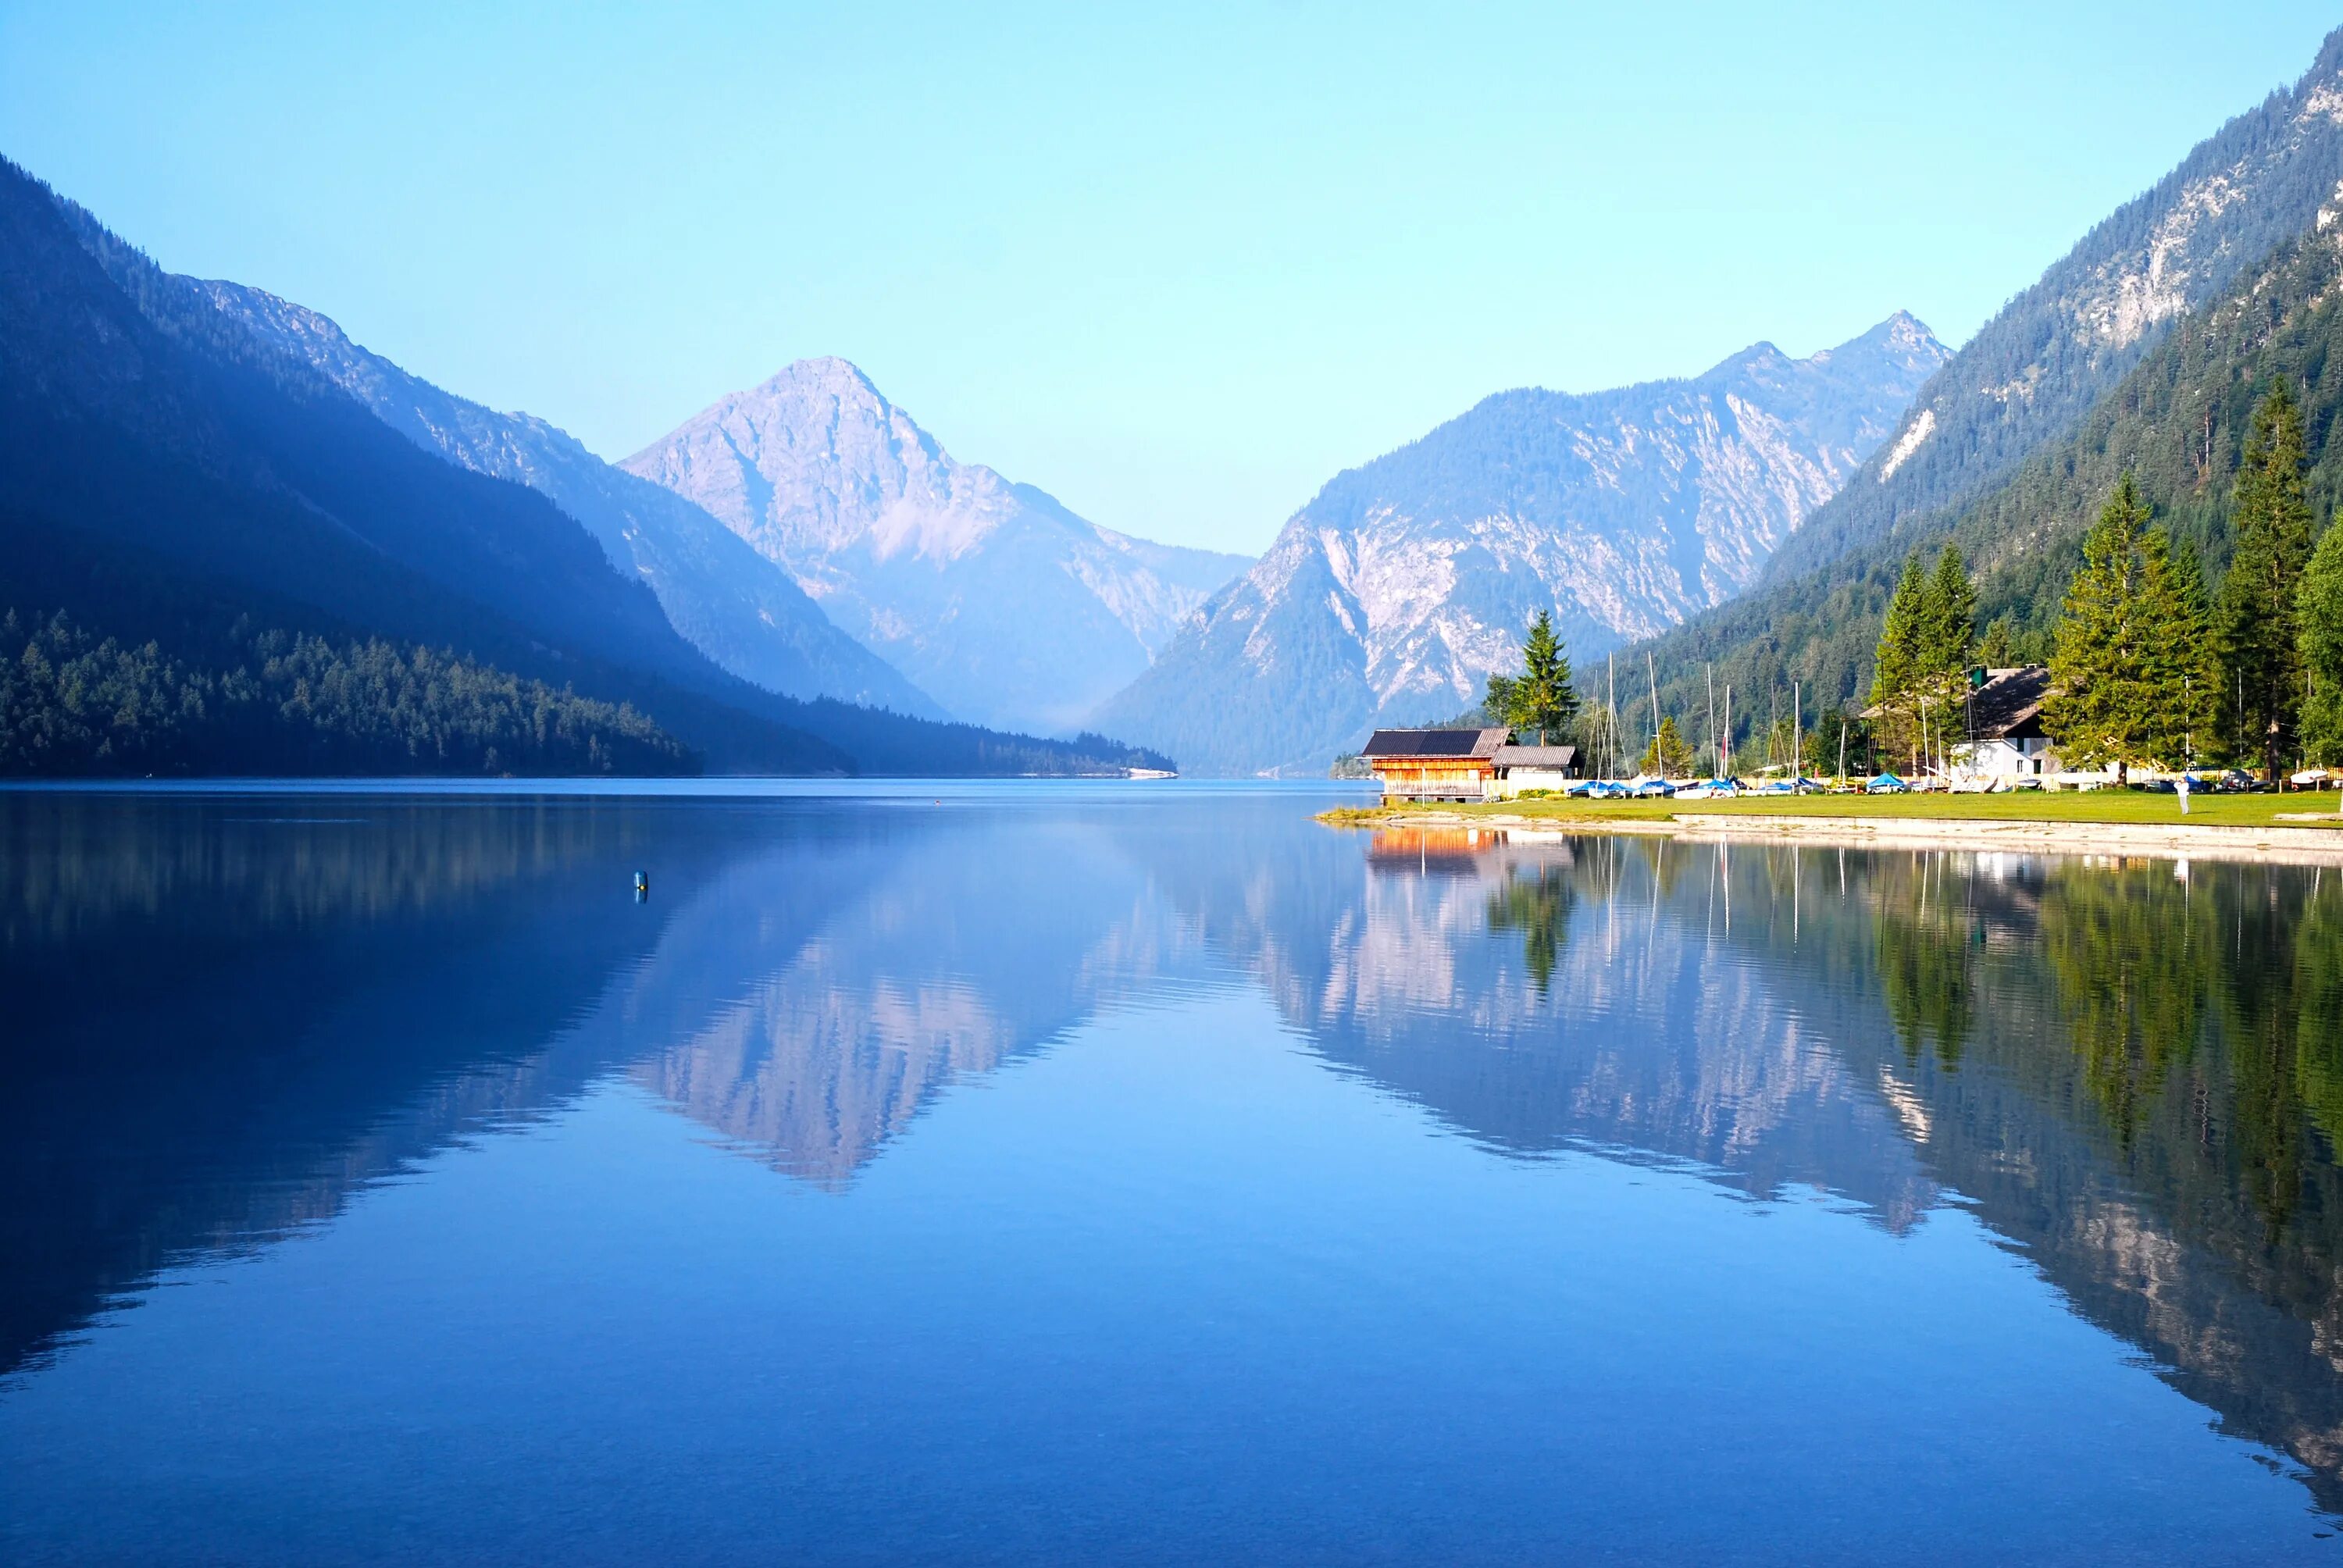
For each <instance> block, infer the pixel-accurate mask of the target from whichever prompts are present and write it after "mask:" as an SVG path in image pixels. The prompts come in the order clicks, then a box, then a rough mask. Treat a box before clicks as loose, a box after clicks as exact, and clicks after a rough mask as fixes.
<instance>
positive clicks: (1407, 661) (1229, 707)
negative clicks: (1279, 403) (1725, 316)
mask: <svg viewBox="0 0 2343 1568" xmlns="http://www.w3.org/2000/svg"><path fill="white" fill-rule="evenodd" d="M1945 356H1946V351H1945V348H1944V347H1943V346H1942V345H1941V344H1939V343H1938V342H1937V341H1936V338H1935V337H1934V336H1933V335H1931V334H1930V333H1929V331H1928V329H1927V328H1926V327H1923V326H1922V325H1921V324H1920V323H1919V322H1918V321H1916V320H1915V319H1913V317H1910V316H1909V315H1906V314H1905V313H1904V312H1901V311H1899V312H1897V313H1896V315H1894V316H1892V317H1888V318H1887V319H1886V320H1885V321H1883V322H1881V323H1880V324H1879V325H1878V326H1876V327H1873V328H1872V329H1871V330H1870V331H1868V332H1865V334H1863V335H1862V336H1861V337H1855V338H1853V339H1851V340H1850V341H1848V342H1845V343H1843V344H1840V345H1838V346H1837V347H1835V348H1830V349H1825V350H1824V351H1823V352H1821V353H1818V354H1815V355H1813V356H1811V357H1807V358H1804V359H1793V358H1791V357H1789V356H1787V355H1785V354H1784V353H1783V352H1782V351H1781V350H1780V349H1778V348H1775V347H1774V346H1773V345H1771V344H1766V343H1761V344H1758V345H1756V346H1755V347H1751V348H1747V349H1745V350H1743V351H1742V352H1741V353H1738V354H1735V355H1734V356H1733V357H1730V358H1728V359H1726V360H1725V361H1724V362H1723V363H1722V364H1720V365H1718V366H1716V367H1715V368H1714V369H1712V370H1710V371H1708V372H1707V373H1706V374H1704V375H1702V376H1698V377H1693V378H1691V379H1689V380H1681V381H1652V382H1645V383H1643V384H1641V385H1639V386H1634V387H1624V388H1622V389H1620V390H1617V391H1611V392H1598V393H1593V394H1587V395H1583V396H1581V395H1573V394H1568V393H1561V392H1549V391H1544V390H1543V389H1540V388H1534V387H1532V388H1524V389H1522V390H1519V391H1513V392H1501V393H1499V394H1497V395H1496V396H1495V397H1490V398H1487V399H1485V400H1484V401H1483V402H1482V403H1481V404H1480V405H1479V406H1478V407H1474V408H1473V410H1472V411H1470V412H1469V413H1467V414H1464V415H1463V416H1462V417H1458V418H1456V419H1453V420H1451V421H1450V422H1449V423H1447V424H1445V425H1443V426H1442V427H1439V428H1438V429H1436V430H1434V431H1433V432H1432V433H1431V434H1430V435H1428V436H1426V437H1423V439H1422V440H1419V441H1416V442H1413V443H1412V444H1411V445H1409V446H1406V447H1402V448H1400V449H1399V450H1398V451H1396V452H1393V453H1391V454H1390V455H1389V456H1387V457H1379V458H1377V459H1376V460H1375V461H1373V462H1372V463H1369V464H1366V465H1365V466H1364V467H1358V468H1353V469H1351V470H1350V471H1348V472H1346V473H1343V474H1340V475H1338V476H1336V477H1334V478H1333V479H1332V481H1331V482H1329V483H1328V484H1327V486H1326V487H1325V488H1324V489H1323V490H1322V491H1320V492H1319V494H1318V496H1317V498H1315V499H1314V500H1312V502H1311V503H1310V504H1309V505H1308V506H1306V507H1304V508H1302V510H1301V511H1299V512H1297V513H1295V514H1294V516H1293V518H1292V520H1291V521H1289V522H1288V523H1287V524H1286V526H1285V528H1284V531H1283V532H1282V534H1281V535H1280V536H1279V537H1278V539H1277V541H1276V543H1275V544H1274V545H1273V546H1272V547H1271V548H1270V551H1269V553H1268V554H1267V555H1266V556H1264V557H1262V559H1261V561H1260V562H1259V563H1258V564H1257V565H1256V566H1255V567H1254V568H1252V570H1251V571H1250V572H1248V573H1247V574H1246V575H1245V577H1244V578H1242V580H1241V581H1239V582H1237V583H1236V584H1234V585H1233V586H1232V587H1231V588H1228V589H1227V590H1226V591H1224V592H1222V593H1221V594H1219V595H1217V596H1216V597H1215V598H1213V599H1212V603H1211V604H1210V605H1209V606H1207V607H1206V608H1205V609H1204V611H1203V613H1202V614H1201V615H1200V616H1198V617H1197V618H1194V619H1192V621H1191V622H1190V623H1189V624H1188V626H1187V627H1185V628H1183V629H1182V632H1181V634H1180V637H1179V638H1178V640H1176V641H1175V642H1174V643H1173V644H1172V646H1171V647H1170V648H1166V649H1165V650H1164V652H1163V653H1162V655H1161V657H1160V658H1158V660H1157V662H1156V664H1155V665H1154V667H1153V668H1151V669H1149V670H1148V671H1147V673H1146V674H1145V675H1143V676H1141V678H1139V679H1138V680H1137V681H1136V682H1134V683H1133V684H1132V686H1131V689H1129V690H1127V691H1124V692H1122V693H1121V694H1120V695H1118V696H1117V697H1116V698H1115V699H1114V700H1112V701H1111V702H1110V703H1108V704H1107V705H1106V707H1105V708H1104V709H1101V712H1100V713H1099V715H1098V719H1097V723H1098V724H1099V725H1100V726H1101V727H1102V728H1105V729H1109V730H1110V731H1111V732H1112V733H1114V734H1117V735H1127V736H1129V737H1131V738H1132V739H1137V740H1142V741H1145V742H1147V743H1149V744H1154V745H1159V746H1161V745H1169V746H1170V747H1171V748H1172V750H1173V751H1174V754H1175V755H1177V756H1179V757H1180V759H1182V764H1183V765H1184V766H1185V767H1187V768H1188V769H1191V770H1192V771H1200V772H1222V773H1250V772H1254V771H1259V770H1264V769H1298V770H1302V771H1316V770H1321V769H1323V768H1324V766H1325V764H1326V761H1327V759H1329V758H1331V757H1332V756H1334V755H1335V754H1336V753H1338V752H1340V751H1342V750H1346V749H1351V748H1353V747H1355V746H1357V745H1358V744H1359V743H1360V742H1361V741H1362V740H1363V739H1364V738H1365V733H1366V730H1367V729H1368V727H1369V726H1371V725H1372V724H1373V723H1374V722H1376V721H1378V720H1391V721H1407V722H1423V721H1425V720H1428V719H1429V720H1438V719H1444V718H1447V717H1449V716H1451V715H1453V714H1456V713H1459V712H1461V711H1463V709H1465V708H1467V707H1469V706H1470V705H1471V704H1472V703H1473V701H1475V700H1477V699H1478V698H1479V697H1480V695H1481V692H1482V690H1483V686H1484V684H1485V682H1486V680H1487V678H1488V676H1489V674H1490V673H1491V672H1492V671H1493V670H1497V669H1502V668H1510V667H1511V666H1512V665H1513V663H1514V662H1515V661H1516V659H1517V658H1518V657H1519V648H1520V643H1521V638H1522V632H1523V628H1524V627H1525V626H1526V625H1527V623H1528V622H1529V620H1530V618H1531V617H1533V616H1534V615H1535V614H1536V613H1537V612H1538V611H1540V610H1547V611H1550V612H1552V613H1553V614H1554V618H1555V624H1556V626H1557V628H1558V629H1559V630H1560V631H1561V632H1562V634H1563V636H1564V639H1565V640H1566V642H1567V644H1568V646H1569V648H1570V651H1571V654H1572V656H1573V657H1574V658H1576V659H1578V660H1579V661H1580V668H1582V669H1587V668H1592V660H1593V658H1594V656H1596V655H1599V654H1601V653H1602V652H1603V651H1604V650H1605V649H1608V648H1616V647H1618V646H1619V645H1620V644H1622V643H1624V642H1626V641H1629V640H1632V639H1634V638H1641V637H1646V636H1649V635H1651V634H1652V633H1654V632H1656V631H1659V630H1661V629H1662V628H1666V627H1669V626H1672V625H1674V624H1676V623H1677V622H1680V621H1682V620H1683V619H1684V618H1685V617H1686V616H1688V615H1691V614H1694V613H1695V612H1697V611H1699V610H1701V609H1704V608H1707V607H1709V606H1711V605H1714V604H1717V603H1719V602H1721V601H1722V600H1724V599H1725V598H1729V597H1731V596H1732V595H1734V594H1736V593H1738V592H1740V591H1741V590H1742V589H1743V588H1745V587H1747V586H1748V584H1749V583H1750V582H1751V581H1752V580H1753V579H1754V578H1755V575H1756V573H1757V571H1758V570H1759V568H1761V567H1763V566H1764V564H1765V560H1766V559H1767V558H1768V557H1769V556H1771V555H1772V553H1773V552H1774V550H1775V548H1777V547H1779V546H1780V544H1781V543H1782V541H1783V540H1784V539H1785V538H1788V537H1789V536H1790V534H1791V532H1792V531H1793V530H1794V529H1795V528H1797V527H1798V526H1799V524H1800V523H1801V522H1803V521H1804V520H1805V518H1806V516H1807V514H1808V513H1810V512H1811V511H1813V510H1814V508H1816V507H1818V506H1820V505H1821V504H1822V503H1823V502H1824V501H1825V500H1827V499H1828V498H1830V497H1831V495H1832V494H1833V493H1834V492H1835V491H1836V490H1837V489H1838V487H1840V486H1841V485H1843V484H1845V482H1846V479H1847V477H1848V476H1849V475H1851V474H1852V473H1854V472H1855V469H1856V468H1857V467H1859V466H1860V465H1861V464H1862V463H1863V461H1864V459H1865V457H1868V456H1869V455H1870V453H1871V451H1872V450H1873V448H1874V447H1877V446H1878V445H1879V443H1880V442H1881V441H1882V440H1883V439H1884V438H1885V437H1886V436H1887V435H1888V433H1889V432H1890V431H1892V430H1893V429H1894V428H1895V427H1896V422H1897V420H1898V418H1899V417H1901V415H1902V413H1903V411H1904V408H1905V407H1906V405H1907V404H1908V403H1909V402H1910V401H1911V399H1912V397H1913V395H1914V394H1915V393H1916V392H1917V391H1918V390H1919V388H1920V387H1921V386H1922V385H1923V384H1925V383H1926V381H1927V379H1928V377H1930V376H1932V375H1933V374H1935V372H1936V368H1937V367H1939V366H1940V365H1941V364H1943V362H1944V359H1945Z"/></svg>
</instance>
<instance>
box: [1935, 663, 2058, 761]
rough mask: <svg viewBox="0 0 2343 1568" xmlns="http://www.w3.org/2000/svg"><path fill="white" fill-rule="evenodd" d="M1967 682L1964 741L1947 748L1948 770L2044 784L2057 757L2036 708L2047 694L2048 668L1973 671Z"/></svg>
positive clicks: (2021, 667)
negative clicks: (1950, 760)
mask: <svg viewBox="0 0 2343 1568" xmlns="http://www.w3.org/2000/svg"><path fill="white" fill-rule="evenodd" d="M1979 677H1982V679H1979ZM1971 682H1972V684H1971V685H1970V688H1969V694H1968V701H1967V703H1966V711H1965V712H1964V713H1963V715H1962V719H1963V726H1964V729H1966V734H1967V737H1968V739H1966V742H1963V743H1961V744H1957V745H1956V746H1955V747H1954V748H1953V771H1954V772H1955V773H1956V774H1961V773H1966V774H1967V775H1969V776H1970V777H1972V778H1985V779H2045V780H2046V779H2049V777H2050V776H2051V775H2053V774H2055V773H2056V772H2057V771H2058V759H2057V756H2056V754H2055V753H2054V752H2053V751H2052V750H2051V749H2050V739H2049V737H2048V736H2046V735H2045V734H2043V733H2042V704H2043V702H2044V701H2045V700H2046V699H2047V698H2048V697H2049V695H2050V671H2049V669H2048V668H2047V667H2046V666H2044V665H2039V664H2023V665H2019V666H2017V667H2016V668H2010V669H1985V670H1978V671H1976V672H1974V673H1973V674H1972V676H1971Z"/></svg>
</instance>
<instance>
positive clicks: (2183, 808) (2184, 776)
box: [2172, 768, 2188, 817]
mask: <svg viewBox="0 0 2343 1568" xmlns="http://www.w3.org/2000/svg"><path fill="white" fill-rule="evenodd" d="M2172 788H2173V789H2176V790H2177V791H2178V792H2179V795H2180V814H2181V815H2182V816H2183V817H2186V816H2187V815H2188V770H2187V769H2185V768H2184V769H2181V772H2180V778H2179V780H2178V781H2177V783H2175V784H2174V785H2173V786H2172Z"/></svg>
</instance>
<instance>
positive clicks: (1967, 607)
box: [1923, 544, 1976, 688]
mask: <svg viewBox="0 0 2343 1568" xmlns="http://www.w3.org/2000/svg"><path fill="white" fill-rule="evenodd" d="M1925 608H1926V618H1927V625H1926V639H1925V642H1924V645H1923V646H1924V647H1925V648H1926V660H1927V673H1928V675H1929V676H1930V677H1931V678H1934V679H1936V680H1938V681H1945V682H1949V683H1950V684H1951V685H1953V686H1954V687H1956V688H1957V686H1958V685H1959V684H1960V682H1961V680H1962V678H1963V676H1964V675H1965V673H1966V671H1967V669H1968V667H1969V658H1970V655H1971V654H1972V653H1974V652H1975V651H1976V586H1975V585H1974V584H1972V583H1971V582H1970V581H1969V573H1968V565H1967V563H1966V562H1965V561H1963V560H1962V559H1961V552H1960V550H1959V548H1958V547H1956V546H1954V545H1949V544H1948V545H1946V547H1945V550H1944V553H1943V554H1942V555H1940V556H1938V557H1937V558H1936V570H1935V571H1934V572H1932V573H1930V574H1929V577H1928V597H1927V599H1926V606H1925Z"/></svg>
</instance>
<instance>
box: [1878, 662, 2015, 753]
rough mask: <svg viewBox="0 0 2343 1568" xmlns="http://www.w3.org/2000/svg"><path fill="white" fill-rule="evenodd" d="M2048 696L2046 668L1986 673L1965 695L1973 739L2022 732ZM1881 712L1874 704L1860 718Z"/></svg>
mask: <svg viewBox="0 0 2343 1568" xmlns="http://www.w3.org/2000/svg"><path fill="white" fill-rule="evenodd" d="M2051 693H2052V688H2051V685H2050V667H2049V666H2048V665H2045V664H2018V665H2012V666H2010V667H2009V668H2006V669H1988V670H1986V672H1985V684H1984V685H1982V686H1977V687H1972V688H1970V689H1969V693H1968V722H1969V724H1970V726H1971V731H1970V732H1971V734H1972V736H1973V737H1974V738H1975V739H1978V740H1999V739H2004V738H2005V737H2006V736H2008V735H2009V734H2010V733H2011V732H2012V731H2014V730H2018V729H2025V728H2026V726H2027V725H2028V724H2030V723H2032V722H2033V720H2035V719H2037V718H2039V717H2040V716H2041V713H2042V704H2043V702H2044V700H2045V699H2047V698H2048V697H2050V695H2051ZM1884 711H1885V709H1882V708H1880V707H1879V706H1878V705H1876V704H1874V705H1873V706H1871V707H1869V708H1866V709H1864V710H1863V713H1862V717H1863V718H1865V719H1876V718H1878V717H1879V716H1880V714H1881V713H1882V712H1884Z"/></svg>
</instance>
